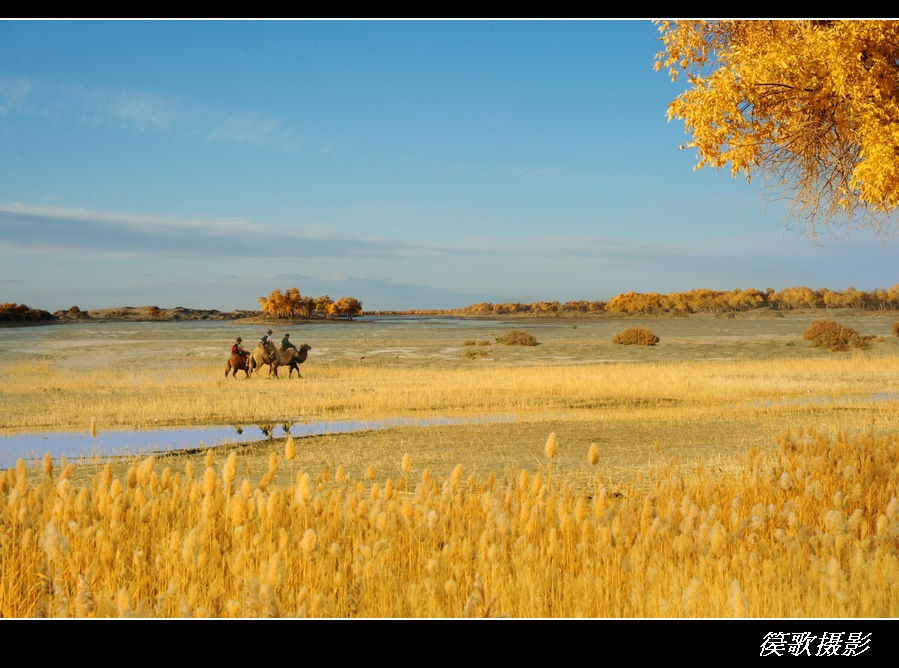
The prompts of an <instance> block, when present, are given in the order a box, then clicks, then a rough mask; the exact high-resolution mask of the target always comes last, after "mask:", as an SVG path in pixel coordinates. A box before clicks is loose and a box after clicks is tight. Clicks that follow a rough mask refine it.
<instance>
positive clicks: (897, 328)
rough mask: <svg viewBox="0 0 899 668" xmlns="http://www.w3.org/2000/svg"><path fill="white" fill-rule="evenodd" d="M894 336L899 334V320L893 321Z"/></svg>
mask: <svg viewBox="0 0 899 668" xmlns="http://www.w3.org/2000/svg"><path fill="white" fill-rule="evenodd" d="M893 336H899V322H894V323H893Z"/></svg>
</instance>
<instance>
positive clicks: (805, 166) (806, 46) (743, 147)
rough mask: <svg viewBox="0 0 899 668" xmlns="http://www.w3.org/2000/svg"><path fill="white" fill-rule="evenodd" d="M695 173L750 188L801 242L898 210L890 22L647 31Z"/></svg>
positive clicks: (897, 109) (895, 64) (898, 109)
mask: <svg viewBox="0 0 899 668" xmlns="http://www.w3.org/2000/svg"><path fill="white" fill-rule="evenodd" d="M657 23H658V27H659V32H660V33H661V38H660V39H661V41H662V43H663V44H664V49H663V50H662V51H660V52H659V53H658V54H656V59H655V68H656V69H657V70H660V69H662V68H667V70H668V73H669V75H670V76H671V78H672V80H673V81H677V80H678V77H679V76H680V75H681V74H683V75H685V76H686V79H687V81H688V86H687V88H686V89H685V90H683V92H681V93H680V94H679V95H678V96H677V97H676V98H675V99H674V100H673V101H672V102H671V103H670V104H669V106H668V119H669V120H672V119H678V120H682V121H683V122H684V125H685V129H686V132H687V134H688V135H690V136H691V137H692V139H691V140H690V141H689V142H688V143H687V144H686V147H689V148H694V149H696V151H697V153H698V161H697V164H696V167H695V168H696V169H700V168H702V167H705V166H711V167H716V168H719V167H725V166H728V165H729V166H730V170H731V174H732V175H733V176H734V177H736V176H738V175H742V176H745V178H746V179H747V181H749V179H750V177H751V176H753V175H759V176H760V177H762V179H763V181H764V182H765V183H766V185H768V186H769V188H770V191H771V192H772V193H773V194H774V196H775V197H781V196H784V197H786V198H787V199H788V200H789V201H790V202H791V204H792V206H791V209H790V217H791V218H792V219H793V221H794V222H795V223H797V225H798V226H799V228H800V229H802V230H804V231H805V232H806V233H807V234H808V235H809V236H810V237H812V238H814V237H815V235H816V230H817V229H819V228H827V229H829V230H830V231H831V232H836V231H837V230H840V229H841V228H843V229H845V230H847V231H848V229H850V228H851V227H862V228H869V229H872V230H874V231H876V232H878V233H880V234H885V233H886V232H887V231H889V230H890V228H892V226H893V223H894V220H893V215H894V214H895V211H896V207H897V206H899V21H852V20H849V21H810V20H801V21H799V20H793V21H777V20H774V21H761V20H756V21H746V20H744V21H732V20H728V21H659V22H657Z"/></svg>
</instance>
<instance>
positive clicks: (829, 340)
mask: <svg viewBox="0 0 899 668" xmlns="http://www.w3.org/2000/svg"><path fill="white" fill-rule="evenodd" d="M802 338H803V339H805V340H806V341H809V342H810V344H811V346H812V347H813V348H823V349H824V350H829V351H831V352H845V351H847V350H849V347H850V346H852V347H853V348H859V349H861V350H864V349H865V348H867V347H868V345H869V344H870V343H871V341H874V340H876V339H877V337H876V336H875V335H873V334H859V333H858V332H857V331H856V330H854V329H852V328H851V327H844V326H843V325H841V324H840V323H838V322H834V321H833V320H827V319H826V318H825V319H823V320H815V321H814V322H813V323H812V324H811V325H809V328H808V329H807V330H805V332H803V333H802Z"/></svg>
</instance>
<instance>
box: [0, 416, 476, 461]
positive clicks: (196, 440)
mask: <svg viewBox="0 0 899 668" xmlns="http://www.w3.org/2000/svg"><path fill="white" fill-rule="evenodd" d="M462 422H465V423H470V422H472V420H458V419H449V418H433V419H421V418H398V419H393V420H369V421H365V420H347V421H340V422H309V423H291V424H290V425H289V427H288V428H285V427H284V426H283V425H281V424H276V425H275V426H273V427H272V426H266V425H261V426H260V425H250V426H238V425H216V426H208V425H207V426H202V427H172V428H168V429H141V430H133V429H129V430H121V431H100V432H97V435H96V437H93V436H91V434H90V433H89V432H86V431H79V432H47V433H39V434H13V435H6V436H2V435H0V468H10V467H12V466H15V463H16V460H18V459H26V460H34V459H40V458H42V457H43V456H44V455H45V454H49V455H50V456H51V457H53V458H58V457H60V456H65V457H66V459H71V460H74V459H77V458H82V457H86V458H91V457H100V458H103V457H110V456H116V455H132V454H133V455H141V454H147V455H149V454H152V453H156V452H171V451H177V450H194V449H207V448H211V447H215V446H219V445H225V444H234V443H253V442H257V441H262V440H265V439H267V438H286V437H287V436H294V437H298V438H299V437H303V436H319V435H321V434H340V433H350V432H358V431H370V430H374V429H390V428H391V427H408V426H413V427H427V426H432V425H447V424H457V423H462Z"/></svg>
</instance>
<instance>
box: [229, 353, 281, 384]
mask: <svg viewBox="0 0 899 668" xmlns="http://www.w3.org/2000/svg"><path fill="white" fill-rule="evenodd" d="M249 362H250V358H249V356H247V357H244V356H243V355H237V354H235V353H232V354H231V357H229V358H228V366H226V367H225V378H227V377H228V374H231V377H232V378H237V372H238V371H243V372H244V373H245V374H246V377H247V378H249V377H250V365H249ZM297 373H299V372H297Z"/></svg>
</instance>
